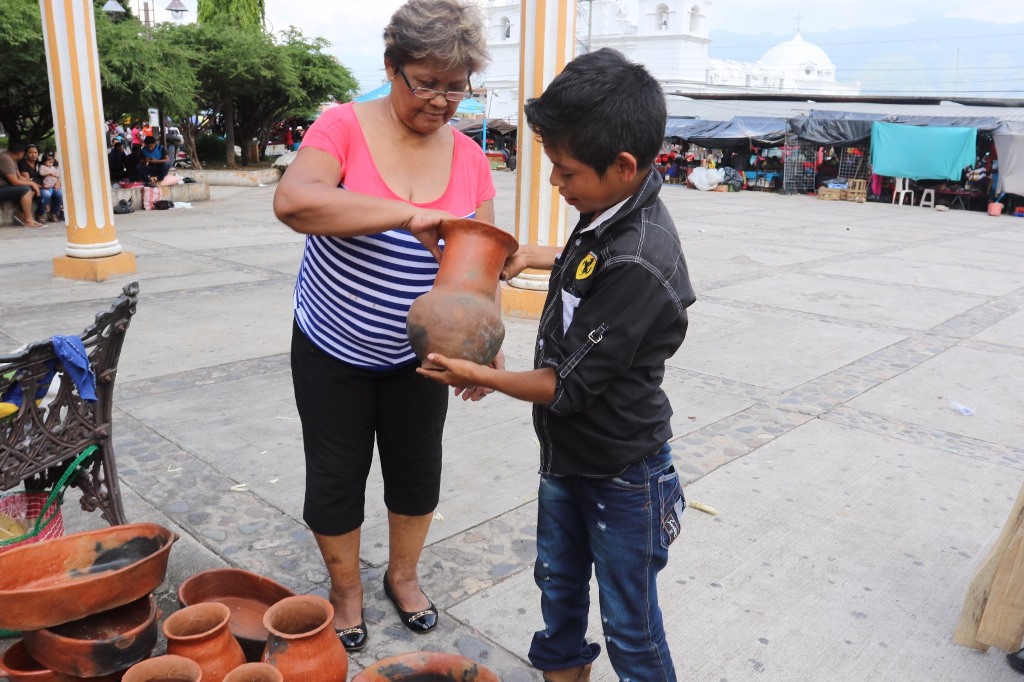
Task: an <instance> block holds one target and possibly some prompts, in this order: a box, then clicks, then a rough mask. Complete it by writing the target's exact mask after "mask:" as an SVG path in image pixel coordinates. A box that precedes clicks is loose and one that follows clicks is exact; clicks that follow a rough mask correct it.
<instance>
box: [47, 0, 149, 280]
mask: <svg viewBox="0 0 1024 682" xmlns="http://www.w3.org/2000/svg"><path fill="white" fill-rule="evenodd" d="M39 8H40V11H41V13H42V20H43V40H44V44H45V46H46V70H47V74H48V75H49V77H50V106H51V107H52V108H53V121H54V134H55V137H56V138H57V153H58V155H59V156H60V162H61V170H62V175H63V181H62V187H63V189H64V215H65V217H66V220H67V235H68V242H67V246H66V248H65V254H66V255H64V256H58V257H56V258H54V259H53V274H54V275H56V276H57V277H68V278H70V279H85V280H92V281H95V282H99V281H103V280H105V279H107V278H108V277H112V276H116V275H126V274H131V273H133V272H135V254H134V253H128V252H125V251H122V249H121V244H120V242H118V241H117V232H116V231H115V229H114V213H113V207H112V206H111V197H110V171H109V169H108V168H107V154H106V151H107V145H106V143H105V127H104V120H103V101H102V97H101V94H100V65H99V52H98V50H97V48H96V25H95V15H94V12H95V10H94V9H93V4H92V0H40V1H39Z"/></svg>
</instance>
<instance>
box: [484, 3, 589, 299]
mask: <svg viewBox="0 0 1024 682" xmlns="http://www.w3.org/2000/svg"><path fill="white" fill-rule="evenodd" d="M519 25H520V31H519V45H520V51H519V119H518V121H519V133H518V141H517V144H518V147H519V149H518V161H517V166H516V238H517V239H518V240H519V242H520V243H524V244H541V245H546V246H561V245H563V244H565V239H566V236H567V230H566V222H567V216H568V213H569V211H568V207H567V206H566V204H565V202H563V201H562V198H561V196H559V194H558V190H556V189H555V188H554V187H552V186H551V183H550V182H548V178H549V177H550V175H551V162H550V161H549V160H548V159H547V157H546V156H544V150H543V148H542V147H541V144H540V140H538V139H537V136H536V135H534V134H533V132H532V131H531V130H530V127H529V126H528V125H527V124H526V116H525V115H524V113H523V105H524V104H526V101H527V100H529V99H531V98H533V97H539V96H540V94H541V93H542V92H543V91H544V88H545V87H547V84H548V83H550V82H551V80H552V79H553V78H554V77H555V76H556V75H558V74H559V73H560V72H561V71H562V69H564V68H565V65H566V64H568V63H569V62H570V61H572V58H573V56H574V54H575V50H576V0H523V3H522V10H521V21H520V22H519ZM524 275H525V276H523V277H516V278H515V279H513V280H512V281H511V282H508V283H505V284H503V285H502V292H501V307H502V312H503V313H505V314H506V315H510V316H512V317H529V318H537V317H539V316H540V311H541V308H542V307H543V306H544V298H545V296H546V295H547V284H546V282H547V273H541V272H537V271H527V272H526V273H524Z"/></svg>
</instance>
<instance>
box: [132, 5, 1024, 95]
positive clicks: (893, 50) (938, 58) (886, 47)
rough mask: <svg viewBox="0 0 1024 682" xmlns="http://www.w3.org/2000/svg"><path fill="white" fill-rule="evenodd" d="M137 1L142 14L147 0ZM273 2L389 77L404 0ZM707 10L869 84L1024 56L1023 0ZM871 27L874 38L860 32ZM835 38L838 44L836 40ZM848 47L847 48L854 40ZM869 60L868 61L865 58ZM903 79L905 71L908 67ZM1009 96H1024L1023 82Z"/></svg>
mask: <svg viewBox="0 0 1024 682" xmlns="http://www.w3.org/2000/svg"><path fill="white" fill-rule="evenodd" d="M129 1H130V2H132V3H134V4H135V6H136V12H137V13H140V14H141V12H140V11H139V10H140V9H141V3H142V0H129ZM196 1H197V0H183V2H184V4H185V5H186V6H187V7H188V8H189V9H190V12H189V13H188V14H187V15H186V19H185V20H186V21H189V20H191V21H194V20H195V6H196ZM666 1H667V2H669V3H671V4H672V5H676V4H679V5H685V4H686V3H684V2H681V1H680V0H666ZM169 2H170V0H156V4H157V5H158V6H159V9H157V11H156V19H157V20H158V21H169V20H170V14H169V13H168V12H167V11H165V10H164V9H163V7H166V5H167V4H168V3H169ZM265 2H266V9H267V20H268V22H269V27H270V28H271V29H272V30H273V31H278V30H281V29H283V28H286V27H287V26H289V25H294V26H297V27H299V28H301V29H302V30H303V32H304V33H305V34H306V35H309V36H314V35H319V36H323V37H324V38H326V39H327V40H329V41H330V42H331V43H332V47H331V48H330V52H331V53H333V54H334V55H336V56H337V57H338V58H339V60H340V61H341V63H343V64H344V65H345V66H346V67H348V68H349V69H350V70H351V71H352V73H353V75H354V76H355V77H356V78H357V79H358V80H359V82H360V84H361V85H362V87H363V89H364V90H371V89H373V88H374V87H376V86H377V85H379V84H380V83H382V82H383V78H384V69H383V40H382V38H381V33H382V31H383V28H384V26H385V24H387V22H388V20H389V19H390V17H391V14H392V13H393V12H394V11H395V9H397V8H398V7H399V6H400V5H401V4H402V3H403V2H404V0H330V1H328V0H265ZM940 19H944V20H946V21H942V22H940V23H938V24H933V23H929V24H928V25H929V26H932V25H935V26H938V27H939V28H937V29H936V30H940V31H944V32H945V33H944V34H943V37H944V38H945V39H944V40H941V41H936V42H935V44H934V45H930V44H926V40H925V39H924V38H922V37H920V36H919V35H916V34H915V36H914V37H913V39H911V40H909V41H907V43H906V44H901V42H900V39H899V36H900V32H899V31H898V30H894V28H896V27H899V26H901V25H906V24H911V23H913V22H922V21H926V20H927V21H934V20H940ZM709 20H710V27H711V32H712V38H713V39H714V38H715V34H716V32H728V38H729V39H730V41H731V42H729V43H726V42H724V39H723V41H718V43H719V44H718V46H717V47H718V48H719V49H717V50H716V42H715V41H714V40H713V41H712V43H711V48H710V54H711V56H712V57H718V58H742V59H752V60H753V59H756V58H757V54H754V55H753V56H747V55H743V56H742V57H740V56H738V54H737V52H736V48H735V47H734V45H735V44H736V42H737V38H736V34H739V35H741V36H742V35H750V36H758V37H759V40H758V41H755V42H756V44H757V45H759V46H760V45H761V44H762V42H763V41H764V40H765V39H766V37H767V36H770V35H771V36H777V40H778V42H781V41H782V40H786V39H788V38H790V37H792V35H793V33H794V32H795V30H796V28H797V26H798V25H799V27H800V29H801V33H802V34H803V35H804V37H805V38H808V39H810V40H813V42H816V43H817V44H819V45H821V46H822V47H823V48H825V50H826V52H828V53H829V55H830V56H831V57H832V58H833V61H835V62H836V65H837V66H838V67H839V71H838V74H837V75H838V79H839V80H841V81H859V82H865V81H867V84H868V85H869V87H868V91H875V92H878V93H881V92H885V91H887V89H888V90H893V91H895V90H899V89H901V88H904V89H905V88H907V87H909V84H907V83H901V82H900V80H899V78H898V77H896V76H895V75H894V76H893V77H892V78H891V79H890V80H891V81H892V82H891V84H889V85H886V84H885V83H884V81H885V79H886V78H888V76H887V74H886V69H885V68H884V66H885V65H888V64H887V63H889V64H891V63H895V64H904V63H910V62H908V60H910V61H911V62H913V64H914V66H915V68H917V69H926V68H928V66H929V65H930V64H936V65H937V68H943V69H947V70H948V69H953V68H956V67H955V66H954V62H961V61H962V63H961V64H960V68H961V69H963V70H962V71H961V72H959V76H958V77H952V76H950V77H947V78H946V80H936V81H935V87H939V88H941V87H947V86H948V87H950V89H953V85H954V83H955V84H956V85H957V87H958V88H959V91H960V94H963V92H962V89H963V84H962V81H964V80H965V79H966V76H965V74H968V75H969V74H970V73H971V72H970V69H981V68H983V66H984V65H985V64H987V63H989V61H991V60H989V59H988V57H989V56H991V58H992V60H995V61H996V62H998V63H1004V62H1005V64H1006V65H1007V66H1006V68H1007V69H1008V68H1009V65H1011V64H1012V65H1015V66H1019V65H1020V64H1022V63H1024V47H1021V46H1024V27H1022V26H1015V27H1007V26H1006V25H1007V24H1021V23H1024V0H814V1H811V0H714V2H713V4H712V6H711V12H710V17H709ZM958 20H961V21H958ZM975 22H980V23H975ZM961 25H962V26H963V30H964V31H965V35H969V36H982V37H978V38H975V39H973V40H965V41H964V42H963V43H958V41H955V40H951V36H952V35H956V31H957V30H958V26H961ZM872 28H875V29H878V31H879V41H878V42H877V44H870V35H871V33H870V29H872ZM853 29H860V31H859V32H857V33H856V35H857V36H858V38H857V43H858V44H859V45H860V47H858V48H856V49H858V50H859V51H860V52H861V53H862V54H861V55H860V56H861V57H863V59H861V60H860V61H856V60H854V61H849V62H845V63H844V60H841V59H839V58H837V57H836V54H835V53H842V52H844V49H843V48H840V47H839V46H838V44H839V43H840V42H842V40H843V36H844V35H854V33H852V30H853ZM865 30H867V32H865ZM979 31H980V32H979ZM844 32H845V33H844ZM1008 33H1009V35H1007V34H1008ZM865 35H866V36H868V38H867V39H865V38H863V37H862V36H865ZM893 36H895V37H893ZM988 36H992V37H988ZM833 38H834V39H835V40H834V41H832V39H833ZM830 41H831V42H834V43H835V44H836V45H837V46H836V47H833V46H832V45H831V44H830ZM740 42H742V41H740ZM766 49H767V48H764V49H762V50H761V52H762V53H763V51H764V50H766ZM845 51H846V52H849V49H846V50H845ZM844 59H845V58H844ZM865 61H867V62H868V66H863V62H865ZM880 65H882V66H880ZM844 66H845V67H846V72H845V73H844ZM1022 70H1024V69H1022ZM903 79H904V80H906V79H907V78H906V76H905V75H904V76H903ZM1009 96H1015V97H1024V92H1018V93H1016V94H1011V95H1009Z"/></svg>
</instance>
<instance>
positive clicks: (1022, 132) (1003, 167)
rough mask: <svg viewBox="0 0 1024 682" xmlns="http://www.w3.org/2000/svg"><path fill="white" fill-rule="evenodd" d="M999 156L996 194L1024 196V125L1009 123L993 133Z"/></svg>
mask: <svg viewBox="0 0 1024 682" xmlns="http://www.w3.org/2000/svg"><path fill="white" fill-rule="evenodd" d="M992 139H993V141H994V142H995V146H996V153H997V154H998V156H999V181H998V184H997V187H996V192H998V193H1000V194H1002V193H1003V192H1005V193H1007V194H1017V195H1024V123H1021V122H1007V123H1003V124H1002V125H1001V126H999V127H998V128H997V129H996V130H995V131H994V132H993V133H992Z"/></svg>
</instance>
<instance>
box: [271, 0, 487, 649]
mask: <svg viewBox="0 0 1024 682" xmlns="http://www.w3.org/2000/svg"><path fill="white" fill-rule="evenodd" d="M384 44H385V49H384V69H385V72H386V75H387V78H388V79H389V80H390V81H391V85H392V87H391V93H390V95H388V96H387V97H384V98H382V99H379V100H375V101H370V102H361V103H349V104H344V105H342V106H338V107H334V108H332V109H328V110H327V111H325V112H324V113H323V115H322V116H320V118H319V119H318V120H317V121H316V122H315V123H314V124H313V125H312V126H311V127H310V129H309V131H307V132H306V135H305V136H304V138H303V141H302V148H301V149H300V150H299V152H298V155H297V156H296V158H295V160H294V161H293V162H292V164H291V165H290V166H289V168H288V171H287V172H286V173H285V175H284V177H283V178H282V180H281V182H280V184H279V185H278V188H277V193H276V195H275V197H274V210H275V212H276V214H277V216H278V218H280V219H281V220H282V221H283V222H284V223H285V224H287V225H288V226H289V227H291V228H292V229H293V230H295V231H297V232H301V233H303V234H306V235H308V236H307V237H306V247H305V253H304V255H303V259H302V264H301V266H300V268H299V274H298V280H297V283H296V286H295V295H294V312H295V322H294V327H293V336H292V349H291V364H292V375H293V382H294V389H295V401H296V406H297V407H298V412H299V416H300V418H301V420H302V437H303V445H304V450H305V460H306V494H305V504H304V510H303V518H304V519H305V521H306V523H307V524H308V525H309V527H310V529H311V530H312V531H313V533H314V536H315V538H316V541H317V544H318V545H319V548H320V551H321V554H322V555H323V558H324V561H325V563H326V565H327V570H328V573H329V574H330V578H331V591H330V599H331V603H332V604H333V605H334V609H335V616H334V625H335V628H336V629H337V631H338V634H339V636H340V638H341V641H342V643H343V644H344V645H345V647H346V648H347V649H348V650H349V651H356V650H359V649H362V648H363V647H364V646H365V645H366V641H367V628H366V623H365V621H364V619H363V615H362V608H363V587H362V583H361V581H360V574H359V541H360V526H361V524H362V522H363V520H364V510H363V507H364V497H365V489H366V479H367V475H368V473H369V470H370V464H371V460H372V456H373V446H374V439H375V438H376V442H377V449H378V452H379V453H380V464H381V472H382V476H383V481H384V503H385V506H386V507H387V510H388V531H389V538H388V539H389V561H388V570H387V571H386V572H385V573H384V580H383V582H384V592H385V594H386V595H387V597H388V599H390V601H391V602H392V604H393V605H394V607H395V609H396V610H397V611H398V613H399V616H400V618H401V622H402V624H403V625H405V626H406V627H407V628H409V629H410V630H412V631H413V632H416V633H424V632H428V631H430V630H432V629H433V628H434V627H435V626H436V625H437V619H438V613H437V609H436V608H435V607H434V605H433V603H432V602H431V601H430V599H428V598H427V596H426V595H425V594H424V593H423V592H422V591H421V590H420V587H419V577H418V574H417V565H418V563H419V558H420V553H421V552H422V550H423V544H424V541H425V539H426V536H427V531H428V530H429V528H430V521H431V518H432V516H433V513H434V509H435V507H436V506H437V502H438V499H439V495H440V477H441V433H442V430H443V427H444V420H445V415H446V412H447V404H448V398H447V393H446V390H447V389H446V387H445V386H443V385H439V384H434V383H433V382H431V381H429V380H427V379H424V378H422V377H420V376H418V375H417V374H416V371H415V370H416V366H417V361H416V357H415V355H414V354H413V352H412V350H411V348H410V346H409V340H408V338H407V336H406V332H405V320H406V316H407V314H408V310H409V306H410V304H411V303H412V301H413V300H414V299H415V298H416V297H417V296H419V295H420V294H423V293H425V292H426V291H428V290H429V289H430V287H431V285H432V283H433V280H434V276H435V274H436V272H437V264H436V262H435V259H436V257H438V256H439V255H440V252H439V250H438V238H437V226H438V224H439V223H440V221H441V220H442V219H445V218H451V217H469V216H473V217H476V218H479V219H481V220H485V221H488V222H494V207H493V201H492V200H493V197H494V194H495V192H494V185H493V183H492V180H491V175H490V170H489V166H488V162H487V159H486V157H485V156H484V154H483V152H482V151H481V149H480V148H479V147H478V146H476V144H475V143H474V142H473V141H472V140H470V139H469V138H468V137H466V136H465V135H463V134H461V133H459V132H457V131H455V130H454V129H453V128H451V127H450V126H448V125H447V123H448V121H449V120H450V119H451V118H452V116H453V115H454V114H455V110H456V109H457V108H458V106H459V102H461V101H463V100H464V99H466V98H468V97H471V96H472V93H471V89H470V77H471V76H472V74H473V73H475V72H478V71H479V70H480V69H481V68H482V67H483V66H484V63H485V60H486V58H487V52H486V46H485V42H484V28H483V20H482V16H481V14H480V10H479V9H478V8H477V7H476V5H475V4H473V3H472V2H471V0H409V2H407V3H406V4H405V5H403V6H402V7H401V8H399V9H398V11H396V12H395V14H394V15H393V16H392V17H391V21H390V23H389V24H388V26H387V27H386V28H385V30H384ZM496 363H497V364H499V365H500V364H502V363H503V360H502V359H501V356H500V355H499V358H498V359H497V360H496ZM482 394H483V392H482V391H478V390H469V391H466V392H463V393H462V397H463V399H467V398H468V399H479V398H480V397H482Z"/></svg>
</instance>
